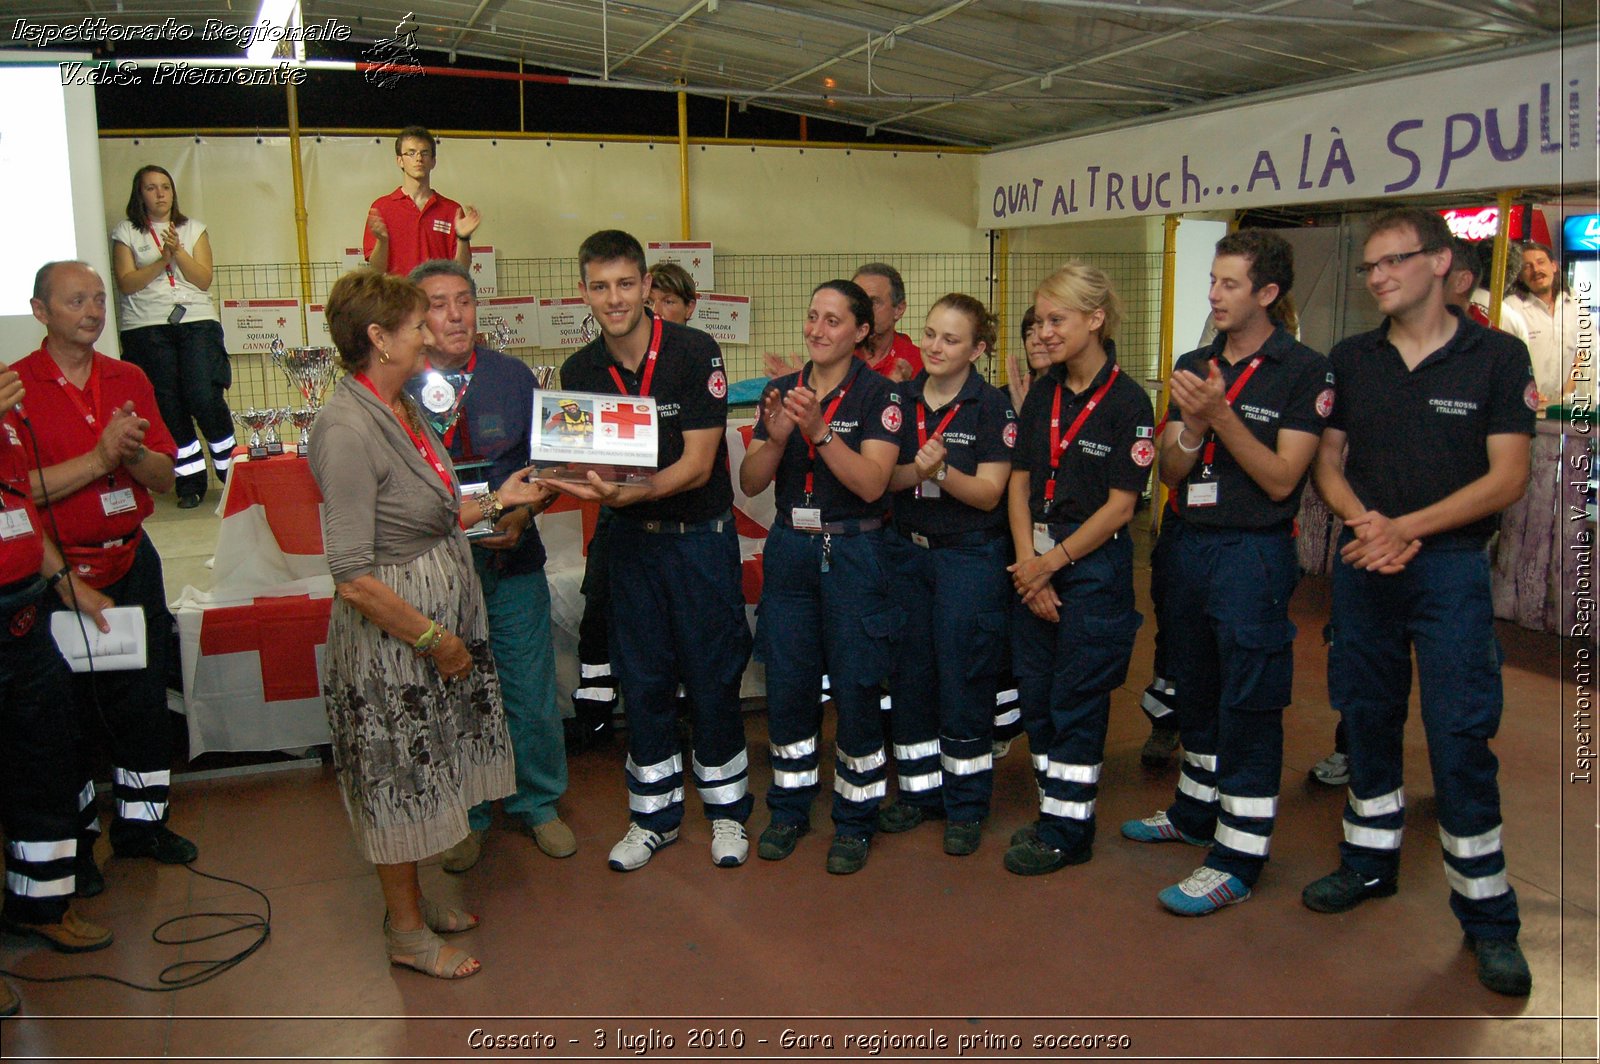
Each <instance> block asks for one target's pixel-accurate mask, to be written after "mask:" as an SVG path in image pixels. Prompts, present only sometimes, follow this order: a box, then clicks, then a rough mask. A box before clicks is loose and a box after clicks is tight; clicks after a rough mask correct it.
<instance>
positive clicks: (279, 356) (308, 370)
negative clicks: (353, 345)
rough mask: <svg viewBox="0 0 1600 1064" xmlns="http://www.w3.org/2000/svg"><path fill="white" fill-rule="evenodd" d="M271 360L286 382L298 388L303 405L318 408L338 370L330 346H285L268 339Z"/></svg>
mask: <svg viewBox="0 0 1600 1064" xmlns="http://www.w3.org/2000/svg"><path fill="white" fill-rule="evenodd" d="M272 361H273V364H274V365H276V366H277V367H278V368H279V369H281V370H283V373H284V376H286V377H288V378H289V383H291V384H293V385H294V386H295V387H296V388H298V389H299V390H300V395H301V396H302V397H303V398H304V399H305V401H306V405H307V406H309V407H311V408H312V409H313V410H317V409H320V408H321V406H322V401H323V400H324V399H325V398H327V395H328V389H329V388H331V387H332V386H333V378H334V375H335V372H336V370H337V369H338V364H339V363H338V358H337V356H336V354H335V352H334V349H333V348H331V347H285V346H284V345H283V344H282V342H281V341H278V340H274V341H273V342H272Z"/></svg>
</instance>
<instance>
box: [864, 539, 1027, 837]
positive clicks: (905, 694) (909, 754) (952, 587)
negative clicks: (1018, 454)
mask: <svg viewBox="0 0 1600 1064" xmlns="http://www.w3.org/2000/svg"><path fill="white" fill-rule="evenodd" d="M970 538H971V539H972V540H973V542H972V543H971V544H970V545H967V546H955V545H952V546H941V547H935V548H932V549H927V548H923V547H919V546H917V545H916V544H915V543H913V542H911V541H910V540H909V539H907V538H906V537H905V536H904V535H902V534H901V533H899V532H890V533H889V534H888V541H887V542H888V547H889V559H890V563H891V566H892V570H893V577H892V578H893V588H894V597H895V600H896V602H898V603H899V604H900V605H901V606H903V607H904V608H905V611H906V624H905V628H904V629H903V631H902V633H901V638H900V652H899V654H898V655H896V660H895V669H894V676H893V678H892V679H891V680H890V683H889V692H890V694H891V695H892V696H893V708H892V709H891V711H890V733H891V736H892V738H893V742H894V760H895V768H896V771H897V774H898V777H899V783H900V799H901V801H909V802H911V803H913V804H915V805H922V806H928V807H941V806H942V808H943V809H944V811H945V813H946V815H947V816H948V817H949V818H950V819H951V820H952V821H955V822H957V823H971V822H973V821H979V820H983V819H984V818H986V817H987V816H988V815H989V797H990V795H991V793H992V792H993V790H994V756H993V753H992V743H993V739H992V736H993V729H994V695H995V690H996V685H997V684H998V683H999V680H1000V676H1001V673H1002V671H1003V670H1004V668H1005V664H1006V657H1007V655H1006V644H1007V641H1008V639H1009V635H1008V632H1009V623H1008V622H1009V613H1010V593H1011V580H1010V578H1009V576H1008V574H1007V573H1006V563H1007V560H1008V558H1009V555H1010V544H1009V541H1008V540H1007V539H1006V538H1005V537H1004V536H1000V535H995V536H988V537H987V538H986V537H985V536H984V535H983V534H981V533H973V534H972V535H971V537H970Z"/></svg>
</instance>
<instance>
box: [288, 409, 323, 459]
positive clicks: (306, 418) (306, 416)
mask: <svg viewBox="0 0 1600 1064" xmlns="http://www.w3.org/2000/svg"><path fill="white" fill-rule="evenodd" d="M315 420H317V409H316V407H312V406H302V407H297V408H295V409H293V410H291V411H289V421H290V423H291V424H293V425H294V427H295V428H296V429H299V430H300V442H299V443H297V444H295V445H294V453H295V454H297V455H299V456H300V457H301V458H304V457H305V456H306V444H307V443H308V441H309V440H310V439H311V423H312V422H313V421H315Z"/></svg>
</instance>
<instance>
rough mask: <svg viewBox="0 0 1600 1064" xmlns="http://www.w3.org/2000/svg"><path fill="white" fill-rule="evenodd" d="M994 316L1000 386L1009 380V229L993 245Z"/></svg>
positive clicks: (1003, 385)
mask: <svg viewBox="0 0 1600 1064" xmlns="http://www.w3.org/2000/svg"><path fill="white" fill-rule="evenodd" d="M994 258H995V265H994V308H993V309H994V316H995V329H996V336H997V337H998V340H997V341H996V343H995V348H996V351H995V354H996V355H998V356H999V360H1000V386H1001V387H1002V388H1003V387H1005V386H1006V385H1007V384H1009V383H1010V382H1011V358H1010V355H1011V318H1010V315H1009V314H1007V313H1006V310H1007V308H1008V307H1009V306H1010V304H1011V230H1009V229H1002V230H1000V232H999V234H998V235H997V236H996V238H995V246H994Z"/></svg>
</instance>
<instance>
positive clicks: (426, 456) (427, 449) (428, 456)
mask: <svg viewBox="0 0 1600 1064" xmlns="http://www.w3.org/2000/svg"><path fill="white" fill-rule="evenodd" d="M356 380H358V381H360V382H361V383H362V384H364V385H366V388H367V391H369V392H371V393H372V394H373V395H375V396H377V399H378V402H380V403H383V396H381V395H378V389H376V388H374V387H373V386H372V380H371V379H370V378H369V377H368V376H367V375H366V374H365V373H357V374H356ZM383 405H384V406H388V405H389V404H388V403H383ZM389 412H390V413H391V414H394V410H393V409H391V410H390V411H389ZM394 419H395V420H396V421H398V422H400V427H401V428H403V429H405V430H406V435H407V436H410V437H411V442H412V443H413V444H415V445H416V448H417V453H418V454H420V455H422V460H423V461H425V462H427V463H428V464H429V465H431V466H432V467H433V471H434V472H435V473H437V474H439V480H440V481H442V482H443V483H444V490H445V492H446V493H447V494H449V495H454V494H455V493H456V488H455V485H454V484H452V483H451V482H450V471H449V470H448V469H446V468H445V467H444V463H443V462H441V461H439V455H438V454H437V453H436V452H435V451H434V449H433V444H431V443H429V442H428V434H427V433H423V434H422V435H420V436H419V435H417V434H416V433H415V432H412V431H411V426H410V425H407V424H406V420H405V418H403V417H401V416H400V415H399V414H395V417H394Z"/></svg>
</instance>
